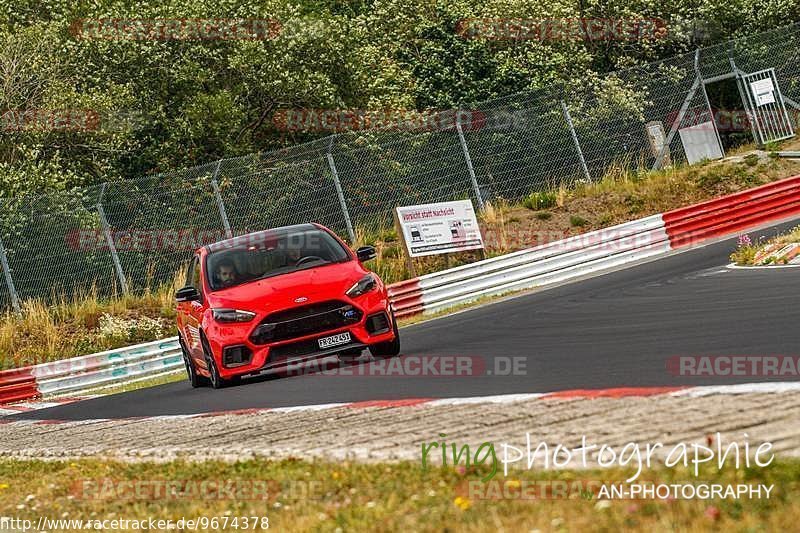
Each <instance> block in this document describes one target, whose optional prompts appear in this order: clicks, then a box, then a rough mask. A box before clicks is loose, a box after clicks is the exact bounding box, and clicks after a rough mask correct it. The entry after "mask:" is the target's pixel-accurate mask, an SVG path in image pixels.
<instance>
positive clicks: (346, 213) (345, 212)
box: [326, 135, 356, 243]
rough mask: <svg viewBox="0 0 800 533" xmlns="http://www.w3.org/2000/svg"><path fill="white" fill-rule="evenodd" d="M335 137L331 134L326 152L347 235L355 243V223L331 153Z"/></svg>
mask: <svg viewBox="0 0 800 533" xmlns="http://www.w3.org/2000/svg"><path fill="white" fill-rule="evenodd" d="M335 137H336V135H331V140H330V141H328V153H327V154H326V158H327V159H328V167H330V169H331V175H332V176H333V184H334V185H335V186H336V196H338V197H339V205H340V206H341V208H342V215H344V223H345V225H346V226H347V235H348V236H349V237H350V243H355V242H356V234H355V232H354V231H353V223H352V222H351V221H350V211H348V210H347V202H346V201H345V199H344V191H343V190H342V183H341V182H340V181H339V171H337V170H336V162H335V161H334V160H333V154H332V153H331V150H332V148H333V139H334V138H335Z"/></svg>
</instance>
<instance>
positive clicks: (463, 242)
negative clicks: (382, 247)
mask: <svg viewBox="0 0 800 533" xmlns="http://www.w3.org/2000/svg"><path fill="white" fill-rule="evenodd" d="M395 216H396V217H397V222H398V224H399V225H400V229H401V231H402V232H403V240H404V241H405V244H406V248H407V249H408V254H409V255H410V256H411V257H420V256H423V255H434V254H442V253H450V252H463V251H465V250H479V249H481V248H483V238H482V237H481V231H480V227H479V226H478V219H477V218H476V217H475V209H474V208H473V207H472V202H471V201H470V200H460V201H456V202H441V203H435V204H424V205H412V206H406V207H398V208H396V209H395Z"/></svg>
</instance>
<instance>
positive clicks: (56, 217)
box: [0, 24, 800, 308]
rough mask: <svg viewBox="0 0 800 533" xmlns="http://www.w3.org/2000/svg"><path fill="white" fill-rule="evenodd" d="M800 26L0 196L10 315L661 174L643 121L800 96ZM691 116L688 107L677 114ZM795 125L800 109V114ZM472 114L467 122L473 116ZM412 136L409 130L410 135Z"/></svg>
mask: <svg viewBox="0 0 800 533" xmlns="http://www.w3.org/2000/svg"><path fill="white" fill-rule="evenodd" d="M799 41H800V24H795V25H792V26H787V27H784V28H779V29H776V30H773V31H770V32H766V33H762V34H758V35H755V36H751V37H747V38H743V39H739V40H736V41H731V42H728V43H724V44H720V45H717V46H713V47H708V48H703V49H700V50H698V51H696V52H692V53H688V54H685V55H682V56H677V57H673V58H670V59H668V60H665V61H661V62H657V63H652V64H648V65H644V66H639V67H635V68H631V69H628V70H625V71H619V72H614V73H611V74H608V75H605V76H601V77H597V78H592V77H587V79H580V80H572V81H571V82H568V83H564V84H562V85H554V86H551V87H548V88H546V89H543V90H538V91H529V92H525V93H520V94H515V95H511V96H507V97H504V98H500V99H497V100H493V101H489V102H465V103H464V104H463V105H462V109H463V110H465V112H464V113H461V112H456V111H455V110H453V111H449V112H442V116H439V117H437V120H436V121H434V122H435V123H436V124H439V125H443V124H444V125H446V127H440V128H434V129H431V130H425V131H420V130H419V129H417V130H416V131H408V130H407V129H406V128H403V127H397V125H395V127H394V128H389V129H385V130H370V131H350V132H346V133H340V134H337V135H332V136H329V137H325V138H322V139H318V140H315V141H313V142H309V143H305V144H302V145H297V146H292V147H289V148H286V149H281V150H276V151H273V152H268V153H261V154H254V155H249V156H244V157H239V158H234V159H226V160H222V161H217V162H213V163H209V164H206V165H201V166H198V167H195V168H192V169H188V170H183V171H178V172H169V173H165V174H159V175H154V176H146V177H142V178H138V179H132V180H126V181H118V182H109V183H105V184H102V185H99V186H94V187H87V188H80V189H74V190H70V191H65V192H56V193H49V194H44V195H31V196H24V197H18V198H11V199H6V200H4V201H2V212H0V239H1V240H2V249H0V259H3V261H2V262H0V268H2V269H3V272H2V274H3V275H2V276H0V307H2V308H7V307H10V306H15V307H16V305H15V302H16V301H17V300H25V299H29V298H40V299H43V300H45V301H47V302H53V301H58V300H61V299H69V298H72V297H74V296H76V295H80V294H84V293H87V292H90V291H93V292H96V293H97V294H98V295H99V296H101V297H103V296H110V295H113V294H118V293H120V292H122V291H125V290H129V291H139V290H142V289H143V288H145V287H153V286H156V285H158V284H159V283H162V282H165V281H169V280H171V279H172V277H173V276H174V274H175V272H176V271H177V270H178V269H179V268H180V267H181V265H183V264H184V263H185V262H186V261H187V260H188V258H189V256H190V255H191V251H192V250H194V249H196V248H197V247H199V246H201V245H203V244H207V243H211V242H215V241H218V240H221V239H224V238H226V237H229V236H233V235H241V234H244V233H248V232H250V231H255V230H260V229H264V228H269V227H277V226H282V225H288V224H294V223H302V222H308V221H314V222H319V223H321V224H324V225H326V226H328V227H330V228H331V229H333V230H334V231H336V232H338V233H339V234H341V235H343V236H346V237H347V238H348V239H350V240H351V241H352V240H353V238H354V234H356V233H357V232H359V231H375V230H380V229H382V228H385V227H387V226H389V225H391V223H392V214H391V211H392V209H393V208H394V207H395V206H398V205H410V204H418V203H428V202H434V201H444V200H454V199H466V198H470V199H472V200H474V201H475V202H476V204H477V205H478V206H481V205H483V202H486V201H490V200H492V199H495V198H504V199H506V200H511V201H514V200H519V199H521V198H523V197H525V196H526V195H528V194H530V193H531V192H533V191H537V190H543V189H550V188H554V187H557V186H559V185H561V184H571V183H574V182H575V181H577V180H596V179H599V178H601V177H602V176H603V175H604V174H605V173H606V172H607V171H608V169H609V167H610V166H612V165H626V166H632V167H634V168H642V169H650V168H656V167H658V166H659V164H660V163H661V161H660V156H663V155H666V154H667V150H666V149H665V150H664V151H663V153H654V150H653V148H652V146H651V143H650V141H649V140H648V136H647V130H646V125H647V124H648V123H651V122H653V121H657V122H660V123H662V124H663V127H664V130H665V133H667V132H671V133H673V135H672V136H668V137H667V139H668V140H669V149H668V157H669V158H668V160H667V159H665V161H664V162H665V163H672V164H680V163H683V162H685V160H686V155H685V153H684V150H683V146H682V144H681V141H680V139H679V137H678V136H677V135H674V133H675V130H677V129H678V128H682V127H686V126H691V125H693V124H695V123H700V122H704V121H707V120H712V119H713V118H712V115H711V114H712V110H711V109H710V106H709V102H708V100H707V99H706V97H705V91H703V90H697V89H698V86H703V84H702V83H699V81H698V80H701V79H705V80H709V79H714V78H715V77H722V76H730V75H731V73H732V72H734V70H733V69H734V65H735V67H736V68H738V69H739V70H740V71H744V72H751V71H757V70H761V69H765V68H775V70H776V74H777V79H778V82H779V86H780V89H781V91H782V93H783V95H784V97H785V98H786V101H787V104H788V105H790V106H795V107H797V105H798V102H800V48H798V47H797V46H796V43H797V42H799ZM681 110H683V111H684V112H683V113H681ZM793 115H794V117H795V118H796V116H797V113H793ZM463 116H469V117H470V121H469V122H468V123H462V118H461V117H463ZM410 129H411V130H413V128H410Z"/></svg>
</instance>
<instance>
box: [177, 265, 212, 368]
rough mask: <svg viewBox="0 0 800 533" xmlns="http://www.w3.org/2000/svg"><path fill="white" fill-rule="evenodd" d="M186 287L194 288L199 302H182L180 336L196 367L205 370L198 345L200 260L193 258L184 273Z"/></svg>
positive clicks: (201, 289)
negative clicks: (195, 362)
mask: <svg viewBox="0 0 800 533" xmlns="http://www.w3.org/2000/svg"><path fill="white" fill-rule="evenodd" d="M186 285H187V286H188V287H194V288H195V289H197V292H198V293H199V294H200V300H199V301H191V302H182V303H181V304H180V305H182V306H183V307H182V308H181V309H180V312H181V315H182V317H183V325H182V329H181V334H182V335H183V339H184V342H185V343H186V348H187V349H188V350H189V353H190V354H191V356H192V357H193V358H194V359H195V360H196V361H197V363H198V365H199V366H201V367H203V368H205V366H206V365H205V361H204V359H203V347H202V345H201V344H200V323H201V321H202V319H203V301H204V295H203V281H202V277H201V275H200V258H199V257H198V256H195V257H194V258H193V259H192V261H191V263H189V269H188V270H187V272H186Z"/></svg>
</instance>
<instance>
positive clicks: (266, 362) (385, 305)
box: [204, 293, 394, 378]
mask: <svg viewBox="0 0 800 533" xmlns="http://www.w3.org/2000/svg"><path fill="white" fill-rule="evenodd" d="M343 301H346V302H347V303H350V304H352V305H353V306H355V307H357V308H358V309H359V310H360V311H361V313H362V316H361V319H360V320H359V321H358V322H357V323H354V324H349V325H347V326H346V327H339V328H334V329H330V330H325V331H317V332H314V333H313V334H308V335H302V336H297V337H293V338H291V339H285V340H281V341H277V342H272V343H268V344H255V343H254V342H253V340H252V333H253V331H254V330H255V329H256V328H258V326H259V325H260V321H261V320H263V319H264V316H263V315H262V316H259V317H257V318H256V319H254V320H253V321H252V322H247V323H243V324H220V323H217V322H215V321H213V320H210V321H209V323H208V324H207V325H206V327H205V328H204V331H205V333H206V337H207V339H208V343H209V347H210V348H211V352H212V354H213V356H214V360H215V361H216V363H217V368H218V369H219V373H220V375H221V376H222V377H223V378H231V377H234V376H243V375H247V374H257V373H259V372H261V371H262V370H266V369H269V368H273V367H279V366H282V365H285V364H289V363H293V362H298V361H304V360H309V359H313V358H317V357H325V356H328V355H332V354H336V353H340V352H343V351H347V350H351V349H358V348H362V349H363V348H365V347H367V346H369V345H371V344H376V343H381V342H387V341H391V340H392V339H394V331H393V328H392V326H393V325H394V324H393V317H392V313H391V310H390V303H389V299H388V297H387V296H386V295H385V294H380V293H376V294H365V295H363V296H361V297H359V298H357V299H355V300H351V299H348V298H344V299H343ZM379 313H385V316H386V319H385V322H386V324H385V328H384V327H379V328H378V329H377V331H376V326H383V325H384V324H383V323H382V321H381V320H375V315H377V314H379ZM345 331H347V332H349V333H350V337H351V341H350V342H349V343H348V344H343V345H339V346H335V347H331V348H328V349H320V348H319V346H318V344H316V343H317V339H319V338H322V337H329V336H331V335H336V334H337V333H343V332H345ZM238 350H241V351H242V352H249V354H248V355H249V361H248V362H244V363H235V364H233V365H226V364H225V357H224V354H225V353H227V354H229V355H230V353H231V352H232V351H233V352H237V351H238ZM228 359H231V357H230V356H229V357H228Z"/></svg>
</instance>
